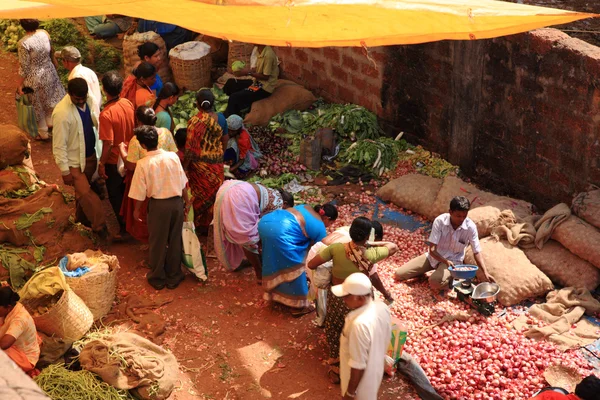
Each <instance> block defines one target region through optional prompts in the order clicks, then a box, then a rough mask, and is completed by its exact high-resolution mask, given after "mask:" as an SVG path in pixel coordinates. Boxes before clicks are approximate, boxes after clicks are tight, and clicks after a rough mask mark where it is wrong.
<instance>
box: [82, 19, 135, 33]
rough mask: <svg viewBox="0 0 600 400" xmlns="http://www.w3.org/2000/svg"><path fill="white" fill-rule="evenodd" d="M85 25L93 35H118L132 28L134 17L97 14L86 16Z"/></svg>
mask: <svg viewBox="0 0 600 400" xmlns="http://www.w3.org/2000/svg"><path fill="white" fill-rule="evenodd" d="M84 19H85V26H86V27H87V29H88V31H89V32H90V34H91V35H95V36H97V37H99V38H101V39H108V38H111V37H115V36H117V35H118V34H119V33H123V32H127V30H129V28H131V23H132V18H130V17H126V16H124V15H117V14H114V15H96V16H94V17H85V18H84Z"/></svg>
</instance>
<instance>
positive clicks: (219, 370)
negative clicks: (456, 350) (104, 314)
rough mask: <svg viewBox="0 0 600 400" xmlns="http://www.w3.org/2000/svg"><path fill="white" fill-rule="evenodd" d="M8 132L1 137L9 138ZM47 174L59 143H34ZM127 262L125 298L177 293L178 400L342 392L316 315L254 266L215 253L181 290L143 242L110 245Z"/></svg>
mask: <svg viewBox="0 0 600 400" xmlns="http://www.w3.org/2000/svg"><path fill="white" fill-rule="evenodd" d="M17 64H18V63H17V60H16V57H15V55H14V54H7V53H0V75H1V76H2V79H1V80H0V94H1V95H0V110H2V111H1V112H0V123H14V121H16V110H15V103H14V93H15V86H16V81H17V75H16V74H17V67H18V65H17ZM1 135H2V134H1V132H0V137H1ZM32 147H33V151H32V158H33V162H34V165H35V168H36V170H37V172H38V174H39V175H40V177H41V178H42V179H43V180H44V181H46V182H47V183H56V184H61V183H62V179H61V177H60V173H59V171H58V169H57V168H56V166H55V164H54V160H53V158H52V146H51V143H42V142H38V141H33V143H32ZM102 250H103V251H105V252H107V253H112V254H115V255H116V256H117V257H118V259H119V262H120V266H121V269H120V271H119V280H118V282H119V287H118V299H117V301H120V300H121V299H122V297H123V296H124V295H126V294H137V295H140V296H143V297H146V298H159V299H172V301H171V302H170V303H168V304H167V305H165V306H163V307H161V308H160V309H158V310H157V313H158V314H160V315H161V316H162V317H163V318H165V319H166V321H167V327H166V333H165V334H164V342H163V345H164V346H166V347H168V348H169V349H170V350H172V352H173V353H174V354H175V356H176V357H177V358H178V360H179V363H180V366H181V370H180V377H179V382H178V388H177V389H176V391H175V392H174V393H173V395H172V396H171V399H264V398H272V399H287V398H299V399H308V398H311V399H314V400H321V399H322V400H324V399H331V398H340V390H339V386H337V385H332V384H330V383H329V381H328V379H327V377H326V371H327V367H326V366H325V365H324V360H326V358H327V356H326V343H325V335H324V332H323V330H322V329H320V328H318V327H316V326H315V325H314V324H313V319H314V314H311V315H308V316H304V317H302V318H299V319H294V318H292V317H291V316H290V315H289V314H288V313H287V312H286V311H285V310H283V309H281V308H278V307H273V306H271V305H269V304H266V303H265V302H263V301H262V291H261V288H260V286H258V285H257V284H256V282H255V278H254V274H253V271H252V270H251V269H246V270H244V271H242V272H240V273H228V272H226V271H224V270H223V268H222V267H221V266H219V265H218V263H217V262H216V261H215V259H214V258H212V259H211V258H209V259H208V268H209V281H208V282H207V283H199V282H198V281H197V280H196V279H195V278H194V277H193V276H192V275H186V279H185V281H184V282H183V283H182V284H181V285H180V286H179V287H178V288H177V289H176V290H172V291H171V290H167V289H164V290H162V291H160V292H157V291H155V290H154V289H152V288H151V287H150V286H149V285H148V284H147V283H146V280H145V278H144V276H145V273H146V269H145V268H144V266H143V265H142V262H143V261H144V260H145V259H146V258H147V252H146V251H145V250H144V248H143V247H142V246H140V244H139V243H136V242H133V241H132V242H129V243H119V244H113V245H110V246H109V247H107V248H103V249H102ZM403 387H406V382H404V381H403V380H402V379H400V378H393V379H386V380H385V381H384V384H383V387H382V394H381V396H380V399H398V398H402V399H406V398H408V397H409V395H403V393H404V391H403V389H402V388H403Z"/></svg>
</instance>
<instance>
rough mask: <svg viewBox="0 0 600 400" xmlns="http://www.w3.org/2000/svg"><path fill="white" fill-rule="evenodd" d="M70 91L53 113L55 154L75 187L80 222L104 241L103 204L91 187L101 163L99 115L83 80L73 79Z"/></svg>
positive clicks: (63, 172) (70, 184) (57, 161)
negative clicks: (98, 154) (94, 108)
mask: <svg viewBox="0 0 600 400" xmlns="http://www.w3.org/2000/svg"><path fill="white" fill-rule="evenodd" d="M67 92H68V94H67V95H66V96H65V97H64V98H63V99H62V100H61V101H60V102H59V103H58V104H57V105H56V107H55V108H54V112H53V113H52V124H53V125H54V130H53V134H52V153H53V155H54V160H55V162H56V165H57V166H58V168H59V169H60V172H61V174H62V178H63V182H64V183H65V185H69V186H73V187H75V200H76V202H77V212H76V219H77V221H78V222H83V223H84V224H85V225H88V223H89V225H90V226H91V228H92V230H93V231H94V232H96V233H98V234H99V235H100V236H101V237H102V238H105V237H106V235H107V230H106V217H105V215H104V209H103V207H102V202H101V201H100V198H99V197H98V195H97V194H96V193H95V192H94V191H93V190H92V189H91V187H90V182H91V181H92V176H93V175H94V173H95V172H96V167H97V164H98V159H97V157H96V147H97V145H98V135H97V127H98V114H96V113H95V111H94V110H93V109H92V107H91V105H92V100H91V99H90V97H89V96H88V85H87V83H86V81H85V80H84V79H82V78H75V79H72V80H70V81H69V83H68V85H67Z"/></svg>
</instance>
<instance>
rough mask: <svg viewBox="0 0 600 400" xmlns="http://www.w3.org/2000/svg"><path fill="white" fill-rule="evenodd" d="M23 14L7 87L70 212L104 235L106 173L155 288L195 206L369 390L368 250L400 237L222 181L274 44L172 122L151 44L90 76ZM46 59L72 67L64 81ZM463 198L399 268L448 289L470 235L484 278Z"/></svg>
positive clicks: (376, 362) (243, 167) (383, 319)
mask: <svg viewBox="0 0 600 400" xmlns="http://www.w3.org/2000/svg"><path fill="white" fill-rule="evenodd" d="M89 22H90V27H91V23H92V22H93V21H89ZM95 22H99V24H97V25H96V26H95V27H92V28H91V29H94V31H95V32H96V34H98V35H104V34H105V33H104V32H105V31H108V30H109V29H112V30H111V32H113V31H117V30H122V29H124V28H125V26H121V25H120V24H118V23H117V22H116V21H114V20H113V21H110V20H109V21H106V20H100V21H98V20H97V21H95ZM21 24H22V26H23V27H24V28H25V30H26V32H27V34H26V36H25V37H24V38H23V40H22V41H21V42H20V43H19V62H20V69H19V74H20V76H21V78H22V79H21V81H20V82H19V86H18V89H17V90H18V91H19V92H23V91H24V89H25V88H27V87H29V88H31V89H33V91H34V93H35V96H34V99H35V100H34V107H35V114H36V120H37V122H38V126H39V127H40V130H41V132H40V136H41V138H42V139H46V138H49V136H50V134H51V136H52V150H53V154H54V158H55V161H56V165H57V167H58V168H59V170H60V171H61V174H62V178H63V182H64V184H66V185H70V186H73V187H74V189H75V199H76V218H77V221H79V222H82V223H83V224H85V225H87V226H89V227H90V228H91V229H92V231H94V232H95V233H97V234H98V236H99V237H100V238H108V235H109V233H108V229H107V223H106V218H107V217H106V215H105V214H104V211H103V207H102V205H101V199H100V197H99V195H98V193H97V191H96V189H95V187H96V186H98V185H105V186H106V192H107V193H108V200H109V201H110V204H111V206H112V209H113V211H114V214H115V215H116V217H117V219H118V222H119V225H120V234H119V236H121V237H122V238H123V237H124V236H127V235H130V236H131V237H133V238H134V239H136V240H138V241H140V242H143V243H148V244H149V263H148V265H149V267H150V271H149V272H148V273H147V276H146V278H147V281H148V283H149V285H151V286H152V287H153V288H154V289H156V290H162V289H164V288H165V287H166V288H168V289H175V288H177V287H178V285H179V284H180V283H181V281H182V280H184V275H183V272H182V269H181V263H182V260H181V254H182V239H181V236H182V227H183V222H184V220H185V219H186V218H187V217H188V216H190V215H192V214H190V213H193V221H194V225H195V227H196V232H197V233H198V234H205V233H207V232H208V231H209V226H210V225H211V224H212V225H213V228H214V247H215V252H216V255H217V258H218V260H219V262H220V263H221V264H222V265H223V266H225V268H226V269H227V270H228V271H232V272H233V271H239V270H241V269H243V268H245V267H252V268H253V269H254V272H255V274H256V279H257V283H258V284H259V285H262V289H263V290H264V299H266V300H268V301H271V302H276V303H279V304H281V305H282V306H284V307H286V308H287V309H289V312H290V313H291V315H292V316H294V317H301V316H303V315H306V314H309V313H312V312H314V311H315V309H318V316H317V317H318V318H317V320H318V321H320V322H319V324H320V325H322V326H324V328H325V332H326V338H327V344H328V347H329V359H328V364H329V369H328V377H329V379H330V380H331V381H332V382H333V383H339V384H341V392H342V396H343V398H344V399H362V400H371V399H375V398H376V397H377V392H378V390H379V386H380V383H381V379H382V376H383V371H384V357H385V354H386V351H387V348H388V345H389V343H390V332H391V317H390V312H389V309H388V307H386V305H385V304H384V302H379V301H375V300H374V290H373V289H376V290H377V291H378V292H380V293H381V295H382V296H383V299H384V300H385V303H387V304H388V305H389V304H391V303H392V302H393V301H394V299H393V297H392V296H391V294H390V292H389V291H388V290H387V288H386V287H385V285H384V284H383V283H382V281H381V279H380V277H379V274H378V271H377V263H378V262H380V261H381V260H384V259H385V258H387V257H390V256H392V255H393V254H394V253H396V252H397V251H398V246H397V245H396V244H395V243H391V242H386V241H384V240H383V238H384V234H385V233H384V229H383V226H382V225H381V224H380V223H378V222H377V221H371V220H369V219H367V218H365V217H360V216H359V217H357V218H356V219H354V221H353V222H352V224H351V225H350V226H349V227H343V228H340V229H338V230H336V231H334V232H331V233H329V234H328V233H327V228H328V227H329V226H330V225H331V224H332V223H333V222H334V221H335V220H336V219H337V218H338V210H337V208H336V206H335V205H334V204H331V203H328V204H323V205H317V206H314V207H312V206H307V205H295V203H294V197H293V195H292V194H290V193H289V192H287V191H285V190H284V189H282V188H280V189H271V188H267V187H265V186H263V185H260V184H258V183H249V182H245V181H243V180H238V179H227V180H226V177H227V176H232V175H228V173H229V174H231V173H233V174H235V175H233V176H235V177H238V178H241V177H244V176H245V175H246V174H248V173H249V172H250V171H252V170H253V169H255V168H256V166H257V159H258V158H260V157H261V152H260V149H259V148H258V146H257V145H256V142H255V141H254V140H253V139H252V137H251V136H250V134H249V132H248V131H247V130H246V129H245V127H244V125H243V119H242V118H241V117H240V115H239V114H240V113H241V112H242V111H243V110H244V109H246V108H247V107H249V106H250V105H251V104H252V102H254V101H257V100H260V99H262V98H265V97H267V96H269V94H270V93H272V91H273V89H274V84H275V82H276V80H277V75H278V60H277V57H276V55H275V53H274V52H273V50H272V49H271V48H270V47H269V46H258V49H257V50H258V59H257V63H256V66H255V67H254V68H252V69H248V70H243V71H241V72H239V74H241V75H249V76H252V77H253V79H252V80H249V81H237V82H236V81H232V82H228V84H227V85H226V90H227V91H228V92H229V94H230V100H229V104H228V107H227V110H226V111H225V113H224V115H223V114H220V113H216V112H215V104H214V103H215V98H214V95H213V94H212V92H211V91H210V90H200V91H199V92H198V93H197V95H196V102H197V108H198V113H197V114H196V115H194V116H192V117H191V119H190V120H189V122H188V125H187V128H184V129H179V130H177V131H175V129H174V124H173V118H172V115H171V111H170V106H172V105H173V104H174V103H175V102H176V101H177V97H178V95H179V92H180V90H179V88H178V87H177V85H175V84H174V83H170V82H167V83H163V82H162V81H161V80H160V77H159V76H158V75H157V73H156V71H157V70H158V68H159V66H160V64H161V63H162V62H163V61H164V60H161V59H160V55H159V49H158V46H156V45H155V44H153V43H145V44H143V45H141V46H140V47H139V48H138V54H139V56H140V63H139V64H138V65H136V66H135V68H134V70H133V71H131V72H132V74H131V75H130V76H127V77H123V76H122V75H121V74H120V73H119V72H118V71H109V72H107V73H106V74H104V75H103V77H102V79H101V82H102V88H100V85H99V81H98V78H97V76H96V74H95V73H94V71H92V70H90V69H89V68H86V67H84V66H82V65H81V54H80V52H79V50H78V49H76V48H75V47H65V48H64V49H62V50H61V51H60V52H57V53H54V52H52V50H51V45H50V38H49V36H48V34H47V33H46V32H44V31H42V30H38V27H39V23H38V22H37V21H36V20H22V21H21ZM106 24H108V25H110V26H108V25H106ZM55 58H59V59H61V60H62V62H63V65H64V66H65V67H66V68H67V69H68V70H69V71H71V72H70V75H69V81H68V84H67V90H66V92H65V90H64V88H63V87H62V85H61V84H60V80H59V79H58V75H57V73H56V68H55V65H56V60H55ZM103 98H104V100H102V99H103ZM226 165H228V166H230V168H228V169H227V168H226ZM469 208H470V204H469V201H468V200H467V199H466V198H464V197H457V198H454V199H453V200H452V201H451V203H450V207H449V212H448V213H445V214H442V215H440V216H439V217H438V218H437V219H436V220H435V221H434V223H433V228H432V232H431V235H430V237H429V242H428V244H429V252H428V253H427V254H425V255H422V256H420V257H418V258H416V259H414V260H412V261H410V262H409V263H407V264H406V265H404V266H401V267H400V268H398V270H397V271H396V278H397V280H405V279H411V278H414V277H417V276H419V275H422V274H424V273H425V272H428V271H430V270H434V273H433V274H432V275H431V276H430V277H429V281H430V283H431V286H432V288H433V289H435V290H436V291H440V290H442V291H445V290H449V289H450V288H451V282H452V279H451V277H450V273H449V271H448V267H450V266H453V265H455V264H459V263H462V261H463V259H464V256H465V249H466V247H467V246H468V245H470V246H471V247H472V248H473V251H474V254H475V259H476V261H477V264H478V265H479V267H480V268H481V269H482V271H483V272H484V275H485V276H486V277H488V278H489V276H488V275H487V272H486V268H485V262H484V260H483V257H482V254H481V250H480V246H479V239H478V235H477V228H476V226H475V224H474V223H473V221H471V220H470V219H469V218H468V212H469ZM18 300H19V299H18V295H16V294H15V293H14V292H12V291H11V290H10V288H2V289H0V317H5V319H4V325H2V326H0V346H1V347H2V349H4V350H6V349H8V350H9V351H8V352H7V353H8V354H9V356H10V357H11V358H12V359H13V360H15V362H17V363H18V365H19V366H21V368H22V369H23V370H25V371H26V372H30V371H31V370H32V369H33V368H34V367H35V363H36V362H37V359H36V356H35V354H34V353H35V347H36V346H37V357H39V343H38V342H37V338H36V337H35V326H34V325H33V321H32V320H31V317H30V316H29V317H27V316H26V315H25V314H26V311H25V310H24V308H23V307H22V306H20V304H19V303H18ZM315 301H316V304H317V307H315V305H314V304H313V303H315ZM319 304H321V305H323V304H326V307H318V306H319ZM11 321H14V322H11ZM32 329H33V331H32ZM15 343H17V344H19V346H21V347H19V348H17V347H18V346H17V347H14V346H15ZM11 348H13V349H17V350H18V351H16V352H15V351H13V352H11V351H10V349H11ZM398 368H399V369H400V370H401V371H403V372H405V373H406V374H407V375H408V376H409V377H410V378H411V380H412V381H413V383H414V384H415V386H416V387H417V391H418V393H419V396H420V397H421V398H423V399H434V400H439V399H441V397H440V396H439V395H438V394H437V393H436V392H435V390H434V389H433V387H432V386H431V384H430V383H429V380H428V379H427V377H426V376H425V373H424V372H423V370H422V369H421V368H420V367H419V366H418V364H417V363H416V362H415V361H414V360H413V359H412V358H411V357H410V355H408V354H406V353H404V354H403V355H402V358H401V359H400V360H399V361H398ZM583 399H585V398H583ZM585 400H587V399H585Z"/></svg>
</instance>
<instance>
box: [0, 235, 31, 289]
mask: <svg viewBox="0 0 600 400" xmlns="http://www.w3.org/2000/svg"><path fill="white" fill-rule="evenodd" d="M28 253H29V251H28V250H27V249H23V248H18V247H10V246H5V245H1V244H0V262H1V263H2V266H3V267H4V268H5V269H6V270H7V271H8V274H9V276H10V282H11V284H12V285H13V286H14V287H16V288H20V287H21V286H23V285H24V284H25V280H26V279H25V274H26V272H27V271H33V272H35V271H36V266H35V264H34V263H32V262H30V261H27V260H26V259H24V258H23V257H22V255H24V254H28Z"/></svg>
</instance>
